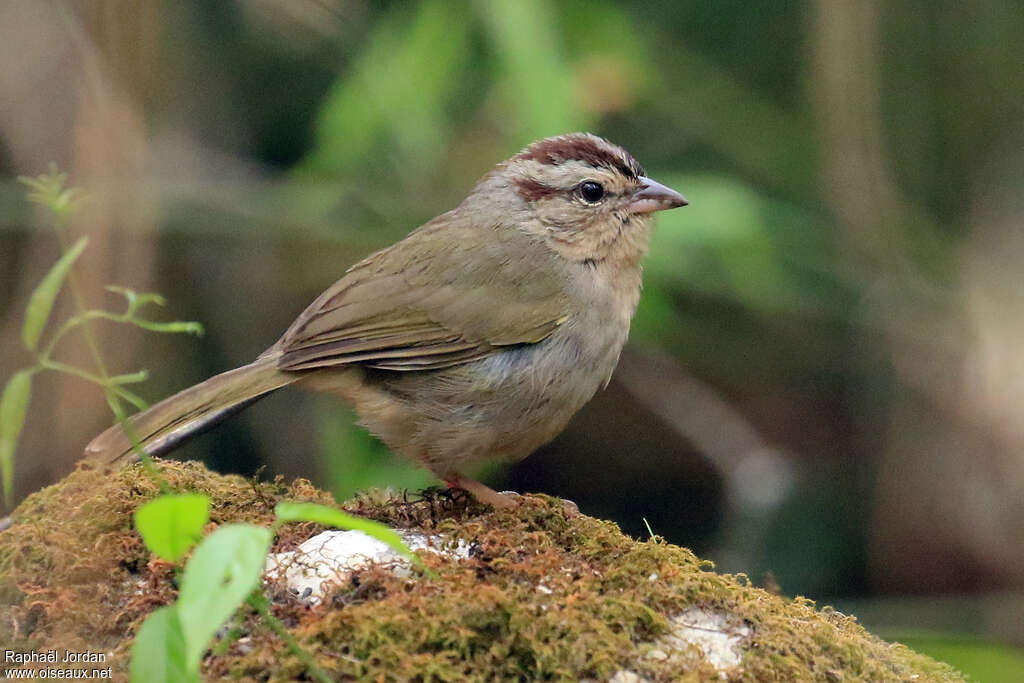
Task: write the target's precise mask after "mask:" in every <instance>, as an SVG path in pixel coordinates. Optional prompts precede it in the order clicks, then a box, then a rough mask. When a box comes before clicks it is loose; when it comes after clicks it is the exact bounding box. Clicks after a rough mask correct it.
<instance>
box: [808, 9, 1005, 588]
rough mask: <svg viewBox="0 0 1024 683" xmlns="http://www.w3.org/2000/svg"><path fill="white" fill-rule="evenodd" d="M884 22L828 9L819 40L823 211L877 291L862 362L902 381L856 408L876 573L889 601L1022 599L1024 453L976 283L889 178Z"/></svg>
mask: <svg viewBox="0 0 1024 683" xmlns="http://www.w3.org/2000/svg"><path fill="white" fill-rule="evenodd" d="M881 8H882V5H881V4H880V3H878V2H877V1H876V0H816V2H815V3H814V11H813V12H812V14H811V18H810V22H811V23H810V26H809V27H808V31H807V34H808V36H809V40H810V41H811V43H810V47H811V50H810V57H811V59H810V72H809V78H808V84H809V88H810V95H811V99H812V103H813V106H814V109H815V115H816V116H815V118H816V120H817V122H818V134H819V142H820V150H821V168H822V176H823V188H822V189H823V196H824V197H825V198H826V201H827V202H828V204H829V206H830V208H831V211H832V213H833V215H834V217H835V221H836V224H837V226H838V228H839V230H840V234H839V236H838V237H839V239H838V244H839V249H840V251H839V258H840V264H839V267H840V269H841V271H846V274H847V275H848V276H850V277H852V278H853V279H854V281H856V282H858V283H859V286H860V287H861V288H862V291H864V292H865V296H864V299H863V301H862V302H861V310H860V314H861V315H860V319H859V320H858V322H860V323H861V324H862V328H861V331H860V332H859V336H860V338H859V339H857V340H855V342H854V348H855V349H856V350H854V351H853V353H854V354H858V355H859V357H868V356H873V357H874V358H875V360H880V361H882V362H883V363H885V364H886V366H887V368H888V369H889V370H890V371H891V373H892V377H891V379H892V383H893V384H892V388H891V390H890V391H891V395H890V396H889V397H888V400H887V401H886V400H884V399H883V396H884V394H883V393H882V392H880V391H879V387H878V386H876V387H872V390H871V391H870V393H869V394H865V397H867V396H870V398H871V404H870V405H869V404H868V402H867V401H863V400H862V401H861V405H860V406H858V410H859V411H860V412H861V415H859V419H860V421H861V423H862V425H863V427H862V428H860V429H858V430H857V432H858V433H860V434H865V435H867V438H866V439H865V440H864V442H862V443H861V444H860V448H861V452H862V453H864V454H865V455H866V456H868V457H869V458H870V459H871V460H872V461H873V462H874V467H875V471H874V472H873V475H874V477H875V480H874V485H873V486H872V487H871V488H870V489H869V492H870V495H871V511H870V512H871V525H872V529H871V532H870V534H869V537H870V539H871V545H870V548H869V553H870V557H869V572H870V575H871V579H872V580H873V582H874V583H875V587H876V589H880V590H882V591H902V592H914V593H920V592H928V591H963V590H970V589H980V588H989V587H993V586H1006V585H1020V584H1021V582H1024V547H1022V546H1020V545H1019V544H1009V545H1007V544H1005V543H1000V541H999V539H1005V538H1012V537H1019V535H1020V531H1019V530H1020V528H1022V527H1024V514H1022V513H1024V510H1022V509H1021V505H1020V503H1019V491H1020V486H1019V484H1018V483H1014V482H1020V481H1021V479H1022V478H1024V468H1022V467H1021V460H1020V455H1019V454H1020V452H1021V450H1022V443H1021V441H1020V440H1017V441H1014V440H1007V439H1005V438H1000V434H999V431H998V430H997V429H993V428H992V427H993V423H994V422H997V421H996V420H992V419H990V418H991V417H992V415H987V416H986V408H985V401H986V399H985V398H984V397H981V396H979V394H978V391H977V389H978V385H977V384H974V385H973V386H972V383H971V379H970V374H971V373H970V363H971V358H970V356H971V347H972V345H974V344H975V341H974V340H975V338H976V336H977V335H979V334H981V333H985V332H986V330H981V329H977V325H975V324H974V323H972V321H971V317H972V313H971V309H972V303H971V301H970V297H971V296H972V292H971V291H970V287H969V285H970V283H969V282H967V283H965V282H961V281H958V280H957V277H956V275H955V274H957V273H961V272H964V270H963V269H958V268H950V267H949V264H950V263H955V262H956V260H957V259H958V258H959V257H958V255H957V254H956V252H955V249H954V245H953V243H952V241H951V240H948V239H945V240H944V239H943V238H942V236H941V231H940V229H939V226H936V225H935V224H934V221H933V220H931V219H929V218H927V217H926V216H925V212H924V211H923V210H922V209H918V208H916V207H914V206H912V205H911V204H910V203H909V202H908V201H907V200H906V199H905V197H904V196H903V195H902V194H901V191H900V187H899V184H898V182H897V180H896V178H894V175H893V173H892V171H891V168H890V163H891V159H892V158H893V155H892V154H890V153H889V146H891V145H892V144H898V140H899V136H900V134H901V131H900V130H894V131H890V133H891V135H890V137H889V138H888V139H889V141H890V142H889V144H888V145H887V138H886V136H885V134H884V133H885V131H884V126H885V120H884V119H883V116H882V96H883V93H884V92H885V88H884V80H883V78H882V65H881V60H880V56H881V55H882V54H887V53H884V52H883V46H882V44H881V39H880V27H881V26H882V18H881V11H880V10H881ZM886 10H887V11H890V12H893V11H897V10H896V9H894V8H891V7H886ZM915 20H916V19H915ZM934 39H935V40H937V41H940V40H941V37H939V36H937V37H935V38H934ZM903 58H906V56H903ZM922 125H923V124H922ZM947 259H948V261H947ZM967 272H968V273H969V270H968V271H967ZM935 273H944V274H945V275H943V276H938V275H935ZM951 273H953V274H954V275H950V274H951ZM944 278H948V279H944ZM1003 284H1004V285H1007V284H1008V283H1005V282H1004V283H1003ZM1004 288H1005V287H1004ZM1012 288H1013V287H1012V286H1011V289H1012ZM995 291H996V292H998V291H999V288H996V290H995ZM975 308H976V306H975ZM995 327H996V326H989V328H990V329H988V330H987V332H989V333H991V332H992V331H993V329H994V328H995ZM989 337H991V334H989ZM1017 348H1018V352H1019V346H1018V347H1017ZM864 349H867V351H864ZM989 360H991V359H989ZM1002 360H1004V361H1005V360H1006V358H1004V359H1002ZM1015 362H1016V360H1015V359H1011V363H1015ZM990 365H991V364H990ZM999 367H1001V368H1002V371H1006V370H1007V369H1008V367H1010V366H1009V365H1007V364H1003V365H1001V366H999ZM990 370H991V368H990ZM995 372H996V374H999V373H1000V370H996V371H995ZM876 381H877V380H876ZM972 389H973V390H974V391H972ZM987 400H989V401H990V402H992V401H991V400H992V397H991V396H990V397H988V398H987ZM993 404H994V405H995V404H998V405H1001V404H1002V402H1001V401H998V400H997V401H994V403H993ZM881 411H885V412H884V413H882V412H881ZM871 413H874V415H871ZM886 424H887V428H886V429H883V430H876V431H878V432H880V433H878V434H872V433H871V432H872V430H871V429H870V427H871V425H886ZM1012 463H1016V464H1012Z"/></svg>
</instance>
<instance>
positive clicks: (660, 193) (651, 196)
mask: <svg viewBox="0 0 1024 683" xmlns="http://www.w3.org/2000/svg"><path fill="white" fill-rule="evenodd" d="M640 182H641V185H640V189H638V190H637V191H636V192H634V193H633V200H632V201H631V202H630V203H629V211H630V213H651V212H653V211H664V210H665V209H674V208H676V207H679V206H686V205H687V204H689V203H690V202H688V201H686V197H684V196H683V195H681V194H679V193H678V192H676V191H675V190H673V189H672V188H670V187H665V186H664V185H662V184H661V183H659V182H656V181H654V180H651V179H650V178H645V177H643V176H641V177H640Z"/></svg>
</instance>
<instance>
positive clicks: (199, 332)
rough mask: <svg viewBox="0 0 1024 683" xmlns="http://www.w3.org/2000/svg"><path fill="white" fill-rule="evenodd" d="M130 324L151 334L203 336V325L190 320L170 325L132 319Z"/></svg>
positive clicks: (178, 321) (177, 321) (170, 323)
mask: <svg viewBox="0 0 1024 683" xmlns="http://www.w3.org/2000/svg"><path fill="white" fill-rule="evenodd" d="M128 322H130V323H131V324H132V325H136V326H138V327H141V328H142V329H144V330H148V331H150V332H167V333H171V334H178V333H185V334H194V335H196V336H197V337H202V336H203V326H202V324H200V323H197V322H193V321H190V320H176V321H174V322H169V323H158V322H153V321H152V320H143V319H142V318H132V319H131V320H129V321H128Z"/></svg>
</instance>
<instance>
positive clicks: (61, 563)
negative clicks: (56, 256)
mask: <svg viewBox="0 0 1024 683" xmlns="http://www.w3.org/2000/svg"><path fill="white" fill-rule="evenodd" d="M161 468H162V469H163V471H164V476H165V478H166V479H167V481H168V483H169V484H170V485H171V486H172V487H173V488H174V489H176V490H187V491H198V492H202V493H205V494H207V495H209V496H210V498H211V501H212V502H211V510H210V514H211V523H210V524H211V528H213V527H214V526H215V525H218V524H223V523H226V522H238V521H245V522H252V523H257V524H266V525H269V524H270V522H271V521H272V519H273V508H274V505H275V504H276V503H277V502H278V501H280V500H283V499H290V500H308V501H316V502H330V497H329V495H328V494H326V493H323V492H320V491H317V490H316V489H314V488H313V487H312V486H311V485H310V484H309V483H308V482H305V481H301V480H300V481H297V482H295V483H293V484H292V485H291V486H284V485H283V484H282V483H281V482H274V483H256V482H252V481H248V480H245V479H242V478H240V477H237V476H222V475H217V474H213V473H210V472H208V471H207V470H206V469H204V468H203V467H202V466H201V465H198V464H196V463H177V462H163V463H161ZM158 493H159V487H158V486H157V485H156V484H155V483H154V482H153V481H152V480H151V479H150V478H149V477H148V476H147V475H146V474H145V473H144V472H143V471H142V470H141V468H139V467H138V466H129V467H125V468H124V469H121V470H120V471H106V470H102V469H96V468H94V467H91V466H89V465H82V466H81V467H79V468H78V469H77V470H76V471H75V472H74V473H72V474H71V475H70V476H69V477H68V478H67V479H65V480H64V481H62V482H61V483H59V484H57V485H55V486H52V487H50V488H47V489H45V490H43V491H40V492H39V493H37V494H35V495H33V496H31V497H30V498H28V499H27V500H26V501H25V502H24V503H22V505H21V506H20V507H19V508H18V509H17V510H16V511H15V512H14V514H13V516H12V517H13V524H12V525H11V527H10V528H8V529H7V530H6V531H3V532H2V533H0V641H2V642H3V643H5V644H6V645H5V647H7V648H9V649H11V650H13V651H16V652H44V651H47V650H51V649H58V650H60V651H61V652H63V651H64V650H72V651H86V650H88V651H92V652H103V653H105V655H106V657H107V664H108V665H110V666H111V667H112V669H113V673H114V676H115V678H117V677H120V678H125V677H126V676H127V668H128V661H129V652H130V648H131V639H132V635H133V634H134V632H135V630H136V629H137V628H138V627H139V625H140V624H141V623H142V621H143V620H144V619H145V617H146V616H147V615H148V614H149V613H151V612H152V611H153V610H154V609H156V608H157V607H159V606H161V605H164V604H168V603H170V602H172V601H173V600H174V599H175V596H176V587H175V583H174V571H173V567H171V566H169V565H167V564H166V563H164V562H161V561H159V560H157V559H155V558H153V557H151V556H150V555H149V554H148V552H147V551H146V549H145V547H144V545H143V544H142V541H141V539H140V538H139V536H138V534H137V533H135V532H134V531H133V528H132V513H133V512H134V510H135V509H136V508H137V507H138V506H139V505H140V504H142V503H144V502H146V501H147V500H149V499H151V498H153V497H154V496H156V495H158ZM344 507H345V508H346V510H348V511H349V512H352V513H356V514H361V515H364V516H367V517H371V518H373V519H377V520H380V521H384V522H387V523H388V524H390V525H392V526H394V527H399V528H407V529H417V530H420V531H424V532H427V533H429V534H432V535H436V536H437V537H439V538H444V539H448V540H449V541H451V542H453V543H454V542H457V541H459V540H461V541H463V542H465V543H469V544H470V545H471V552H470V553H469V557H468V558H466V559H453V558H452V557H449V556H446V555H444V554H432V553H427V552H421V555H422V557H423V559H424V562H425V563H426V564H427V565H428V566H430V567H431V568H432V569H433V571H434V575H432V576H426V575H413V576H409V575H405V576H401V575H397V574H396V573H394V572H392V571H390V570H389V569H388V568H386V567H380V566H373V567H369V568H366V569H364V570H360V571H358V572H357V573H356V574H354V575H352V576H350V577H349V578H348V579H347V580H346V581H345V582H344V583H343V584H342V585H339V586H337V587H336V588H334V589H333V591H332V592H331V593H330V594H329V595H328V597H327V599H325V600H324V601H322V602H321V603H319V604H316V605H312V604H308V603H307V602H306V601H303V600H301V598H300V597H298V596H295V595H293V594H291V593H290V592H289V591H287V590H286V589H284V588H283V587H282V586H280V585H275V584H270V585H268V586H267V587H266V588H267V593H268V595H269V596H270V597H271V598H272V602H273V608H274V611H275V613H276V615H277V616H278V617H279V618H280V619H282V620H283V621H284V623H285V624H286V625H287V626H288V628H289V630H290V631H291V633H292V634H293V635H294V636H295V637H296V638H297V639H298V641H299V642H300V643H301V644H302V646H303V647H304V648H305V649H306V650H307V651H309V652H310V653H312V655H313V657H314V658H315V660H316V661H317V663H318V664H319V665H320V666H321V667H322V668H323V669H325V670H326V671H328V672H330V674H331V675H332V676H334V677H336V678H338V679H339V680H354V679H369V680H410V679H412V680H549V679H550V680H581V679H587V678H590V679H596V680H619V681H623V680H643V679H647V680H693V681H698V680H709V679H716V680H717V679H720V678H724V679H727V680H743V681H796V680H822V681H959V680H962V679H961V678H960V677H959V676H958V675H957V674H956V672H954V671H953V670H952V669H950V668H949V667H948V666H946V665H944V664H940V663H938V662H935V661H934V660H931V659H929V658H928V657H925V656H923V655H919V654H916V653H914V652H912V651H910V650H909V649H907V648H905V647H903V646H901V645H898V644H894V643H887V642H884V641H882V640H880V639H878V638H875V637H874V636H872V635H870V634H869V633H867V632H866V631H865V630H864V629H863V628H861V627H860V626H859V625H858V624H857V623H856V621H855V620H854V619H853V618H852V617H848V616H845V615H842V614H840V613H838V612H835V611H832V610H830V609H828V608H825V609H822V610H818V609H816V608H815V606H814V604H813V603H812V602H811V601H809V600H806V599H803V598H798V599H796V600H790V599H787V598H784V597H780V596H777V595H773V594H771V593H768V592H766V591H764V590H761V589H759V588H755V587H753V586H751V585H749V583H748V582H747V580H746V579H745V577H742V576H728V575H721V574H716V573H715V572H714V571H712V567H711V565H710V564H709V563H707V562H702V561H701V560H699V559H698V558H697V557H695V556H694V555H693V554H692V553H691V552H690V551H688V550H686V549H684V548H679V547H677V546H673V545H669V544H667V543H664V542H661V541H659V540H657V539H649V540H646V541H635V540H633V539H631V538H628V537H626V536H624V535H623V534H622V533H621V532H620V531H619V529H618V528H617V527H616V526H615V525H614V524H611V523H609V522H603V521H600V520H596V519H592V518H590V517H586V516H582V515H575V516H574V515H572V514H567V511H566V507H565V506H564V505H563V504H562V502H561V501H557V500H553V499H550V498H545V497H527V498H524V499H523V502H522V504H521V505H520V506H519V507H518V508H517V509H515V510H514V511H511V512H491V511H489V510H486V509H484V508H481V507H479V506H477V505H476V504H473V503H469V502H467V501H464V500H458V499H452V498H450V497H447V496H445V495H440V494H439V495H436V496H428V497H427V499H424V500H416V501H414V502H409V501H407V500H404V499H400V500H396V499H392V498H391V497H389V496H386V495H383V494H380V493H376V494H373V495H368V496H363V497H360V498H357V499H355V500H353V501H350V502H348V503H346V504H345V505H344ZM320 530H321V528H319V527H316V526H315V525H312V524H291V525H286V526H284V527H282V528H281V529H280V531H279V533H278V535H277V538H276V540H275V543H274V548H273V550H274V551H275V552H281V551H287V550H293V549H294V548H296V547H297V546H298V544H299V543H301V542H302V541H303V540H305V539H307V538H308V537H309V536H311V535H312V534H314V533H316V532H318V531H320ZM227 633H228V634H229V635H228V636H226V637H225V639H224V640H223V641H222V642H221V643H219V644H218V645H217V646H216V647H215V648H214V650H213V651H211V653H210V654H208V655H207V657H206V659H205V660H204V664H203V673H204V675H206V676H207V677H209V678H211V679H216V678H220V677H235V678H241V679H256V680H295V679H302V678H303V677H304V676H305V674H306V671H305V666H304V665H303V664H302V663H301V662H300V660H299V659H298V658H296V657H295V656H294V655H292V654H291V653H290V652H289V650H288V649H287V647H286V646H285V644H284V643H283V642H282V641H281V640H280V638H278V637H277V636H276V635H275V634H274V633H273V631H272V630H271V629H270V628H268V627H267V626H266V625H265V624H262V623H261V622H260V620H259V618H258V617H257V616H256V615H254V614H251V613H249V612H247V611H246V610H245V609H243V611H242V613H240V614H239V615H238V616H237V617H236V621H235V623H233V624H232V627H231V628H230V629H228V631H227ZM696 633H710V634H712V640H708V639H707V638H702V637H693V636H694V634H696ZM717 635H720V636H721V640H720V642H718V644H717V645H716V644H715V643H714V642H712V641H713V640H714V637H716V636H717ZM718 646H720V647H721V648H724V649H723V650H722V652H719V653H717V654H716V653H715V652H713V650H714V648H715V647H718ZM5 666H10V665H9V664H7V665H5Z"/></svg>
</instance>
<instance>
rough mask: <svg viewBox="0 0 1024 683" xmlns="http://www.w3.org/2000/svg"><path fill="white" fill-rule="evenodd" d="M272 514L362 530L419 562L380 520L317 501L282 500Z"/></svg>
mask: <svg viewBox="0 0 1024 683" xmlns="http://www.w3.org/2000/svg"><path fill="white" fill-rule="evenodd" d="M274 514H275V515H277V518H278V519H280V520H281V521H283V522H316V523H317V524H323V525H324V526H333V527H337V528H339V529H350V530H353V531H362V532H363V533H364V534H366V535H367V536H372V537H373V538H376V539H377V540H378V541H380V542H382V543H387V544H388V545H389V546H391V547H392V548H394V549H395V550H397V551H398V552H400V553H401V554H402V555H405V556H406V557H408V558H409V559H411V560H414V561H416V562H419V557H417V556H416V555H415V554H413V552H412V551H411V550H409V548H408V547H407V546H406V545H405V543H404V542H403V541H402V537H401V536H399V535H398V534H397V533H395V532H394V531H393V530H392V529H390V528H389V527H387V526H385V525H383V524H381V523H380V522H374V521H372V520H369V519H363V518H362V517H355V516H353V515H350V514H348V513H345V512H342V511H341V510H338V509H336V508H332V507H328V506H326V505H319V504H317V503H293V502H290V501H283V502H281V503H278V504H277V506H276V507H275V508H274Z"/></svg>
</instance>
